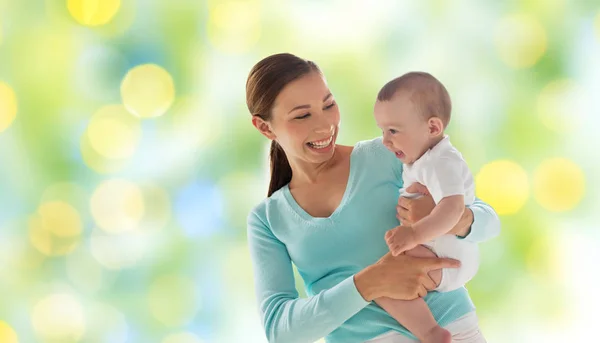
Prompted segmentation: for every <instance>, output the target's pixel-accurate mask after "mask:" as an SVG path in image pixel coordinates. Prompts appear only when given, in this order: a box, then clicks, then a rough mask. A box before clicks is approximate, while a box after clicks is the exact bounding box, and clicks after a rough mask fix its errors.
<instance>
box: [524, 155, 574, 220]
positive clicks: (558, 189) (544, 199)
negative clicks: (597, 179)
mask: <svg viewBox="0 0 600 343" xmlns="http://www.w3.org/2000/svg"><path fill="white" fill-rule="evenodd" d="M584 193H585V175H584V173H583V171H582V170H581V168H579V166H578V165H577V164H575V163H573V162H572V161H570V160H568V159H565V158H553V159H549V160H546V161H544V162H542V163H541V164H540V165H539V166H538V168H537V169H536V171H535V174H534V195H535V199H536V200H537V202H538V203H539V204H540V205H541V206H542V207H544V208H545V209H547V210H548V211H552V212H565V211H569V210H571V209H573V208H575V207H576V206H577V205H578V204H579V203H580V202H581V199H582V198H583V195H584Z"/></svg>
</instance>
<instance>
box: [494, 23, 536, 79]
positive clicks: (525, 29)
mask: <svg viewBox="0 0 600 343" xmlns="http://www.w3.org/2000/svg"><path fill="white" fill-rule="evenodd" d="M495 43H496V49H497V50H498V53H499V55H500V58H501V59H502V61H504V63H506V64H507V65H508V66H510V67H513V68H527V67H531V66H533V65H535V64H536V63H537V62H538V60H539V59H540V58H541V57H542V56H543V55H544V53H545V52H546V49H547V38H546V31H545V30H544V27H542V25H541V24H540V23H539V22H538V21H537V19H536V18H535V17H532V16H529V15H526V14H514V15H510V16H508V17H505V18H503V19H502V20H501V21H500V22H499V23H498V26H497V27H496V32H495Z"/></svg>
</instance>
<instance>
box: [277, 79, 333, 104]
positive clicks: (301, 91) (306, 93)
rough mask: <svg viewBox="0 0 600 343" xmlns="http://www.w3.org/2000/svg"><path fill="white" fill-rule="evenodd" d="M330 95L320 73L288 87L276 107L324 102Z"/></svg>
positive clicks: (280, 96)
mask: <svg viewBox="0 0 600 343" xmlns="http://www.w3.org/2000/svg"><path fill="white" fill-rule="evenodd" d="M329 93H330V91H329V87H327V83H326V82H325V80H324V79H323V77H322V76H321V75H320V74H319V73H316V72H315V73H310V74H307V75H305V76H302V77H300V78H299V79H297V80H294V81H292V82H290V83H289V84H288V85H286V86H285V87H284V88H283V89H282V90H281V92H280V93H279V95H278V96H277V99H276V100H275V105H276V106H277V105H281V106H283V107H286V106H292V107H294V106H298V105H304V104H310V103H313V102H317V101H322V100H323V99H324V98H325V97H326V96H327V95H328V94H329Z"/></svg>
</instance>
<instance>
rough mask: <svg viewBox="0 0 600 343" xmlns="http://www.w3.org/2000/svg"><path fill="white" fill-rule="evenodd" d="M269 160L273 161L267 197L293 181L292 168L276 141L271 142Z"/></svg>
mask: <svg viewBox="0 0 600 343" xmlns="http://www.w3.org/2000/svg"><path fill="white" fill-rule="evenodd" d="M269 158H270V160H271V181H270V182H269V192H268V193H267V197H270V196H271V194H273V193H275V192H276V191H278V190H279V189H281V187H283V186H285V185H287V184H288V183H290V181H291V180H292V167H291V166H290V163H289V162H288V159H287V156H286V155H285V152H284V151H283V149H282V148H281V146H279V144H277V142H275V141H274V140H273V141H271V152H270V154H269Z"/></svg>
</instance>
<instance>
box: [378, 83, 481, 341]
mask: <svg viewBox="0 0 600 343" xmlns="http://www.w3.org/2000/svg"><path fill="white" fill-rule="evenodd" d="M374 112H375V120H376V122H377V126H379V127H380V128H381V129H382V131H383V144H384V145H385V146H386V147H387V148H388V149H389V150H390V151H391V152H393V153H394V154H395V155H396V157H397V158H399V159H400V160H401V161H402V162H403V172H402V179H403V185H404V188H403V189H401V190H400V192H401V196H406V197H413V196H415V195H416V194H410V193H407V192H406V189H407V188H408V187H409V186H411V185H412V184H413V183H415V184H416V183H419V184H421V185H423V186H425V188H426V189H427V191H428V192H429V194H431V196H432V198H433V200H434V201H435V204H436V206H435V208H434V209H433V211H432V212H431V214H429V215H428V216H427V217H425V218H423V219H421V220H419V221H418V222H416V223H414V224H412V225H411V226H407V225H401V226H398V227H396V228H394V229H392V230H390V231H388V232H387V233H386V236H385V240H386V243H387V245H388V246H389V248H390V251H391V253H392V254H393V255H394V256H397V255H398V254H401V253H406V254H408V255H414V256H423V252H422V251H423V250H424V248H423V247H422V246H425V247H426V248H428V249H429V250H431V252H433V253H435V255H437V256H439V257H450V258H454V259H457V260H459V261H461V267H460V268H457V269H443V270H442V271H441V282H440V284H439V285H438V287H437V288H436V291H438V292H448V291H451V290H455V289H457V288H460V287H462V286H463V285H462V284H452V282H454V280H459V279H460V280H470V279H471V278H472V277H473V276H474V275H475V273H476V272H477V268H478V266H479V251H478V249H477V245H476V244H474V243H470V242H468V241H465V240H461V239H459V238H457V237H456V236H454V235H451V234H448V232H449V231H450V230H451V229H452V228H453V227H454V226H455V225H456V224H457V223H458V221H459V219H460V218H461V216H462V214H463V211H464V209H465V205H470V204H471V203H472V202H473V201H474V198H475V194H474V193H475V192H474V191H475V185H474V182H473V176H472V175H471V173H470V171H469V168H468V166H467V164H466V162H465V161H464V160H463V158H462V155H461V154H460V152H459V151H458V150H456V149H455V148H454V147H453V146H452V144H451V143H450V140H449V138H448V136H446V135H445V134H444V130H445V129H446V127H447V126H448V123H449V121H450V112H451V102H450V96H449V95H448V92H447V91H446V88H445V87H444V86H443V85H442V84H441V83H440V82H439V81H438V80H437V79H436V78H434V77H433V76H431V75H430V74H427V73H423V72H411V73H408V74H405V75H403V76H401V77H398V78H396V79H394V80H392V81H390V82H388V83H387V84H386V85H385V86H384V87H383V88H382V89H381V91H380V92H379V94H378V96H377V102H376V103H375V111H374ZM415 188H417V187H415ZM421 189H422V190H421V192H420V193H423V191H424V189H423V188H421ZM401 224H402V223H401ZM421 245H422V246H421ZM426 251H427V250H426ZM431 252H429V251H427V253H429V254H430V255H431V256H433V253H431ZM438 273H439V272H438ZM377 303H378V304H379V305H380V306H381V307H382V308H383V309H384V310H386V311H387V312H388V313H389V314H390V315H391V316H392V317H394V319H396V320H397V321H398V322H399V323H401V324H402V325H404V326H405V327H406V328H407V329H408V330H410V331H411V332H412V333H413V334H414V335H415V336H416V337H417V338H418V339H419V340H420V341H421V342H443V343H450V342H451V340H452V338H451V334H450V332H448V331H447V330H445V329H443V328H442V327H440V326H439V325H438V324H437V322H436V321H435V319H434V318H433V315H432V314H431V312H430V310H429V308H428V307H427V304H426V303H425V301H424V300H423V299H420V298H417V299H415V300H411V301H402V300H393V299H387V298H386V299H382V300H381V301H380V300H378V301H377Z"/></svg>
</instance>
